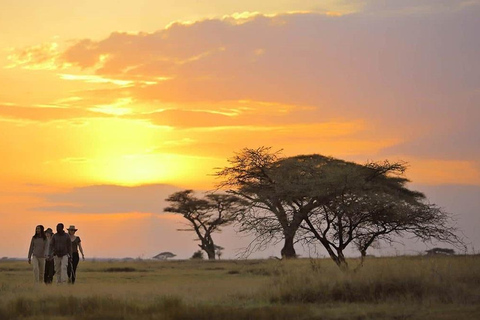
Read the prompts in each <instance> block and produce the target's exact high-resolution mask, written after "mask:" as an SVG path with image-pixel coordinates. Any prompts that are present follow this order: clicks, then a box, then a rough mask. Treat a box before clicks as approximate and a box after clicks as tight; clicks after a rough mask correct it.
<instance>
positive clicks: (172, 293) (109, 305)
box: [0, 256, 480, 320]
mask: <svg viewBox="0 0 480 320" xmlns="http://www.w3.org/2000/svg"><path fill="white" fill-rule="evenodd" d="M353 263H354V262H353ZM32 274H33V272H32V271H31V267H30V266H29V265H28V264H27V263H26V262H12V261H2V262H0V319H2V320H9V319H325V320H329V319H477V318H480V257H478V256H455V257H394V258H371V259H367V261H366V263H365V266H364V267H363V269H361V270H360V271H359V272H356V273H342V272H340V271H339V270H338V268H337V267H336V266H335V265H334V264H333V263H332V262H331V261H330V260H328V259H315V260H309V259H298V260H292V261H277V260H242V261H193V260H189V261H164V262H158V261H133V262H92V261H87V262H83V261H82V262H80V265H79V269H78V271H77V283H76V284H75V285H74V286H70V285H65V286H57V285H52V286H44V285H37V286H35V285H34V284H33V283H32V282H33V281H32V280H33V279H32Z"/></svg>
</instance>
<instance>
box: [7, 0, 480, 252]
mask: <svg viewBox="0 0 480 320" xmlns="http://www.w3.org/2000/svg"><path fill="white" fill-rule="evenodd" d="M479 13H480V1H471V0H469V1H446V0H445V1H434V0H424V1H413V0H406V1H402V3H401V4H400V3H399V2H398V1H394V0H387V1H376V0H366V1H362V2H358V1H347V0H345V1H333V0H332V1H313V0H295V1H293V0H282V1H261V2H260V3H259V2H258V1H253V0H252V1H250V0H247V1H241V2H240V1H235V2H234V1H221V0H215V1H209V2H208V3H204V2H199V1H194V0H177V1H153V0H151V1H121V2H119V1H113V0H105V1H100V2H99V1H91V0H86V1H81V2H78V1H77V2H74V1H58V0H48V1H41V2H39V1H32V0H16V1H13V0H6V1H2V3H1V4H0V29H1V30H4V31H3V32H2V37H0V65H1V68H0V88H1V89H0V132H1V140H0V157H1V163H2V166H0V178H1V179H0V219H2V221H1V222H2V223H1V224H0V243H5V241H6V239H8V234H10V231H11V230H12V229H17V230H21V232H22V233H23V234H25V243H21V244H15V245H13V246H12V245H4V244H0V256H15V257H23V256H24V255H26V250H27V245H28V241H29V240H28V239H29V237H30V236H31V235H30V233H31V232H32V230H34V228H35V225H37V224H44V225H46V226H50V227H54V225H55V224H56V223H57V222H64V223H65V224H76V225H78V226H79V229H80V230H81V231H82V233H79V235H81V236H82V235H83V236H84V238H85V245H84V246H85V249H86V252H87V255H90V256H91V257H92V256H97V257H99V256H127V255H128V256H145V257H150V256H153V255H155V254H156V253H158V252H157V251H176V252H178V253H180V254H179V256H181V255H183V256H182V257H184V258H185V257H188V256H189V255H191V253H192V252H193V251H194V250H196V247H195V243H194V242H192V241H191V238H192V235H188V234H185V233H182V234H179V233H178V232H176V231H175V230H176V229H177V228H178V227H179V223H180V221H181V220H179V219H178V218H176V217H169V216H167V215H163V214H162V210H161V207H162V206H164V202H163V201H162V200H163V199H164V198H165V197H166V196H168V194H169V192H173V191H175V190H178V188H195V189H202V190H206V189H209V188H211V187H212V186H213V184H214V183H215V181H214V179H213V178H212V176H211V174H212V173H213V172H214V168H216V167H222V166H224V165H226V164H227V159H228V158H229V157H231V156H232V155H233V153H234V152H236V151H238V150H240V149H241V148H243V147H258V146H272V147H273V148H274V149H283V150H284V154H285V155H296V154H306V153H321V154H325V155H331V156H334V157H338V158H343V159H348V160H354V161H358V162H361V163H362V162H365V161H367V160H383V159H391V160H400V159H401V160H405V161H408V163H409V165H410V168H409V171H408V172H407V176H408V178H410V179H411V180H412V181H413V182H414V183H415V184H416V185H417V186H420V188H421V186H429V187H432V186H458V185H463V186H467V187H469V188H473V189H475V188H478V187H479V186H480V157H479V150H480V148H478V145H479V143H480V129H479V126H478V124H477V122H478V119H480V108H479V102H480V78H479V74H480V63H479V59H478V56H480V41H479V40H478V35H477V34H476V32H477V30H479V29H480V23H479V21H478V15H479ZM101 185H104V188H100V189H99V190H97V189H95V186H101ZM162 186H163V187H162ZM157 187H158V188H160V189H158V190H157V189H156V188H157ZM89 190H96V191H97V192H100V194H99V195H95V196H92V194H91V193H88V191H89ZM475 190H476V189H475ZM147 191H148V192H147ZM142 192H147V194H149V195H150V197H144V196H145V195H144V194H142ZM150 192H151V193H150ZM434 196H435V194H434ZM119 199H128V201H127V203H124V206H123V207H122V206H120V205H117V206H115V205H111V203H113V204H115V203H117V202H118V201H119ZM92 202H93V203H95V204H97V203H98V204H99V205H92ZM102 202H111V203H107V204H104V205H100V204H101V203H102ZM120 202H121V201H120ZM144 202H152V206H151V207H142V205H141V203H144ZM440 205H441V203H440ZM72 208H74V209H72ZM126 208H128V209H126ZM455 208H456V207H455ZM459 210H460V211H462V210H463V209H462V207H460V209H459ZM465 210H467V209H465ZM467 211H468V210H467ZM467 211H465V212H463V214H465V215H466V216H469V217H470V216H473V213H472V212H470V211H468V212H467ZM467 225H468V224H467ZM109 226H111V227H109ZM112 227H113V228H112ZM131 229H135V230H139V232H142V231H141V230H146V231H145V232H146V234H147V237H143V238H142V240H135V241H134V242H133V243H132V242H131V241H126V240H125V239H124V237H123V235H124V234H125V233H128V232H129V230H131ZM475 230H476V229H472V230H471V231H467V233H468V232H472V234H473V233H475V232H476V231H475ZM99 234H101V236H100V235H99ZM227 235H228V236H227ZM227 235H222V236H221V239H222V241H223V242H224V243H221V244H220V245H222V246H224V247H226V248H227V250H230V251H228V254H227V255H226V256H227V257H228V256H230V257H232V256H233V252H234V249H235V248H237V247H238V246H241V245H242V244H243V243H245V241H244V240H235V239H232V237H234V236H233V233H228V232H227ZM106 238H107V239H109V241H105V239H106ZM119 239H121V240H119ZM112 241H119V244H120V248H116V249H115V250H112V249H111V248H109V244H110V243H111V242H112ZM242 241H243V242H242ZM474 241H477V238H474ZM478 241H480V239H478ZM479 244H480V243H479ZM87 248H88V249H87ZM122 250H123V251H122ZM24 253H25V254H24ZM271 254H272V253H271V252H268V254H267V256H268V255H271Z"/></svg>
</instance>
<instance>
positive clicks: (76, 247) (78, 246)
mask: <svg viewBox="0 0 480 320" xmlns="http://www.w3.org/2000/svg"><path fill="white" fill-rule="evenodd" d="M67 230H68V235H69V236H70V240H71V241H72V260H71V262H72V263H69V264H68V269H67V273H68V282H70V283H71V284H74V283H75V279H76V277H77V266H78V262H79V261H80V256H79V255H78V251H80V253H81V254H82V260H83V261H85V255H84V254H83V248H82V243H81V242H82V240H80V237H78V236H76V235H75V232H77V230H78V229H75V226H74V225H71V226H70V227H68V229H67Z"/></svg>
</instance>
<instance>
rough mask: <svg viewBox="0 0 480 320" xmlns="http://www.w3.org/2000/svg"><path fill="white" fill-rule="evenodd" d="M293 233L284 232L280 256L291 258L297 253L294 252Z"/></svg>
mask: <svg viewBox="0 0 480 320" xmlns="http://www.w3.org/2000/svg"><path fill="white" fill-rule="evenodd" d="M294 237H295V234H292V233H288V232H286V233H285V243H284V244H283V248H282V251H280V253H281V255H282V258H285V259H293V258H296V257H297V253H296V252H295V248H294V247H293V239H294Z"/></svg>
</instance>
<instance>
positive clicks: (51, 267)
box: [43, 228, 55, 284]
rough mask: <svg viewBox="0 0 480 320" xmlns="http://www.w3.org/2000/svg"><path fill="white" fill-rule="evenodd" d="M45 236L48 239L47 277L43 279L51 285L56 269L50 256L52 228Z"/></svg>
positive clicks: (48, 229) (46, 231)
mask: <svg viewBox="0 0 480 320" xmlns="http://www.w3.org/2000/svg"><path fill="white" fill-rule="evenodd" d="M45 236H46V237H47V248H48V249H47V253H46V255H47V256H46V257H45V258H46V259H45V275H44V277H43V279H44V280H45V283H46V284H51V283H52V281H53V275H54V274H55V268H54V263H53V257H51V254H50V242H51V241H52V236H53V231H52V228H47V230H45Z"/></svg>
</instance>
